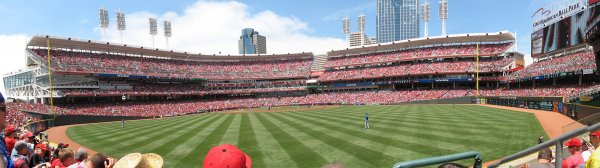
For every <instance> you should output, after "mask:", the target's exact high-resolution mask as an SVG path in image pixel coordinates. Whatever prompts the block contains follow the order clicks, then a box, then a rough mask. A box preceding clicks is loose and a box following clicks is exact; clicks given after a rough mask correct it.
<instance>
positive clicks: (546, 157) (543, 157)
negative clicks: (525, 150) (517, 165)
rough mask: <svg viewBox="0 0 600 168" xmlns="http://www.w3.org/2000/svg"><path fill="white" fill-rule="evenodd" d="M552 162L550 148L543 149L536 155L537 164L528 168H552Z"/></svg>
mask: <svg viewBox="0 0 600 168" xmlns="http://www.w3.org/2000/svg"><path fill="white" fill-rule="evenodd" d="M551 160H552V150H550V148H544V149H542V150H541V151H540V153H539V154H538V163H537V164H532V165H531V166H529V168H554V164H552V163H551V162H550V161H551Z"/></svg>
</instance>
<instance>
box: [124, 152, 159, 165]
mask: <svg viewBox="0 0 600 168" xmlns="http://www.w3.org/2000/svg"><path fill="white" fill-rule="evenodd" d="M162 165H163V158H162V157H161V156H160V155H158V154H156V153H147V154H144V155H142V154H141V153H132V154H129V155H126V156H123V157H122V158H121V159H119V161H117V163H115V166H114V167H113V168H162Z"/></svg>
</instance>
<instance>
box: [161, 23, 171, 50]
mask: <svg viewBox="0 0 600 168" xmlns="http://www.w3.org/2000/svg"><path fill="white" fill-rule="evenodd" d="M163 26H164V30H165V39H167V48H169V37H171V36H172V35H173V34H171V21H168V20H165V21H164V22H163Z"/></svg>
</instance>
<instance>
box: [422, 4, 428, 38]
mask: <svg viewBox="0 0 600 168" xmlns="http://www.w3.org/2000/svg"><path fill="white" fill-rule="evenodd" d="M421 22H424V23H425V37H429V28H428V27H427V22H429V3H427V1H425V4H421Z"/></svg>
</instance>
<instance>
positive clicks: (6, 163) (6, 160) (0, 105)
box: [0, 93, 15, 168]
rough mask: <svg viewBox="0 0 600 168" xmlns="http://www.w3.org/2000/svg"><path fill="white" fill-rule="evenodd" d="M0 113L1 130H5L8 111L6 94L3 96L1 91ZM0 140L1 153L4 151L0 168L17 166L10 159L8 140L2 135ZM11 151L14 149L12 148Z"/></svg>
mask: <svg viewBox="0 0 600 168" xmlns="http://www.w3.org/2000/svg"><path fill="white" fill-rule="evenodd" d="M0 113H1V114H0V130H4V128H5V125H6V116H7V114H6V113H7V111H6V103H4V96H2V93H0ZM5 132H6V131H5ZM0 141H2V143H0V153H2V157H0V168H3V167H6V168H13V167H15V165H14V164H13V162H12V160H11V159H10V153H9V151H8V146H7V145H6V142H5V141H6V139H5V137H2V136H0ZM11 151H12V149H11Z"/></svg>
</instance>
